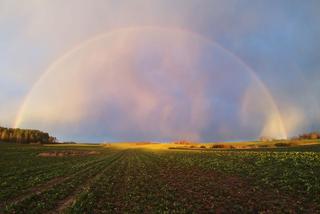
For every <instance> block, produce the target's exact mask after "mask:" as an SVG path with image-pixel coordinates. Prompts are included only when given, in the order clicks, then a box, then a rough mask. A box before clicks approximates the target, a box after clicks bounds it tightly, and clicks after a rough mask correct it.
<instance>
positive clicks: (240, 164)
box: [0, 143, 320, 213]
mask: <svg viewBox="0 0 320 214" xmlns="http://www.w3.org/2000/svg"><path fill="white" fill-rule="evenodd" d="M92 151H95V152H92ZM318 151H319V145H312V146H309V147H302V148H300V149H299V148H282V149H281V148H280V149H277V148H272V149H261V150H233V151H232V150H219V151H212V150H210V151H209V150H206V151H201V150H199V151H185V150H176V149H175V150H168V149H146V148H143V147H141V148H140V147H137V148H135V147H130V148H125V147H123V148H119V147H113V146H109V147H103V146H98V145H95V146H90V145H72V146H71V145H69V146H68V145H59V146H45V145H18V144H8V143H0V153H1V155H0V213H208V212H215V213H259V212H261V213H317V212H320V153H319V152H318ZM90 152H91V153H90ZM39 154H42V156H41V155H40V156H39ZM48 154H49V155H48ZM50 154H55V156H50ZM59 154H60V155H59Z"/></svg>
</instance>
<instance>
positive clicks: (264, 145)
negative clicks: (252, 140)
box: [258, 144, 269, 148]
mask: <svg viewBox="0 0 320 214" xmlns="http://www.w3.org/2000/svg"><path fill="white" fill-rule="evenodd" d="M258 147H259V148H267V147H269V145H266V144H258Z"/></svg>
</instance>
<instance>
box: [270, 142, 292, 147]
mask: <svg viewBox="0 0 320 214" xmlns="http://www.w3.org/2000/svg"><path fill="white" fill-rule="evenodd" d="M274 145H275V146H276V147H289V146H291V145H292V144H291V143H284V142H281V143H275V144H274Z"/></svg>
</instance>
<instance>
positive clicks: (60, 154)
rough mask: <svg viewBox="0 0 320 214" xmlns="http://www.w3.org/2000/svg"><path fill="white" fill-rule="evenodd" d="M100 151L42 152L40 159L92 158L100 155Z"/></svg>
mask: <svg viewBox="0 0 320 214" xmlns="http://www.w3.org/2000/svg"><path fill="white" fill-rule="evenodd" d="M98 154H100V152H98V151H59V152H42V153H39V154H38V156H39V157H66V156H67V157H70V156H71V157H74V156H81V157H82V156H90V155H98Z"/></svg>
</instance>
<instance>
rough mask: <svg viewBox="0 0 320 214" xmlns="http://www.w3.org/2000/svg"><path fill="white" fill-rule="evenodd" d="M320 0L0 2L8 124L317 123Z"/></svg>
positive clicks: (123, 136)
mask: <svg viewBox="0 0 320 214" xmlns="http://www.w3.org/2000/svg"><path fill="white" fill-rule="evenodd" d="M319 23H320V2H319V1H318V0H314V1H312V0H306V1H300V0H259V1H256V0H241V1H239V0H203V1H199V0H175V1H172V0H161V1H160V0H136V1H131V0H130V1H129V0H128V1H118V0H68V1H65V0H54V1H53V0H21V1H18V0H0V75H1V78H0V99H1V104H0V124H1V125H2V126H17V127H23V128H36V129H42V130H45V131H49V132H50V133H51V134H52V135H55V136H58V138H59V139H61V140H71V139H74V140H78V141H81V142H88V141H89V142H100V141H122V140H130V141H137V140H155V141H167V140H176V139H190V140H199V141H220V140H246V139H255V138H257V137H259V136H262V135H263V136H272V137H277V138H285V137H288V136H289V137H290V136H294V135H297V134H299V133H301V132H305V131H313V130H319V129H320V99H319V98H320V97H319V96H320V95H319V92H320V42H319V38H320V25H319Z"/></svg>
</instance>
